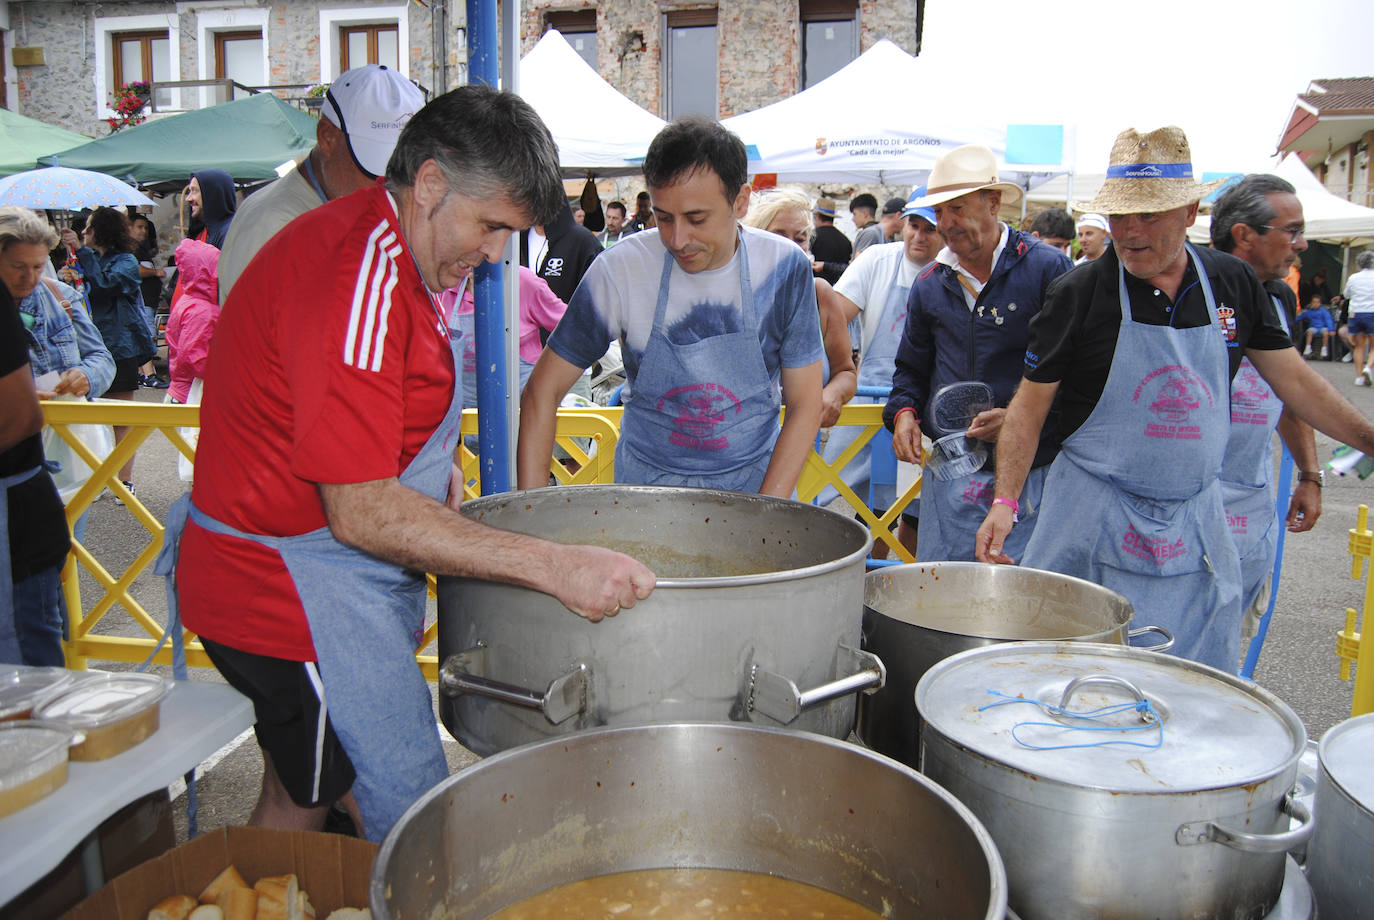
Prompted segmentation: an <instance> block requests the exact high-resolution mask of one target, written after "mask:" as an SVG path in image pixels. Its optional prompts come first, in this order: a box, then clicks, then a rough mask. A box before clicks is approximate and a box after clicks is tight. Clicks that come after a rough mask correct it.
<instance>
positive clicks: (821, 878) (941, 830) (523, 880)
mask: <svg viewBox="0 0 1374 920" xmlns="http://www.w3.org/2000/svg"><path fill="white" fill-rule="evenodd" d="M669 867H682V868H691V867H703V868H716V869H738V870H743V871H748V872H760V873H767V874H770V875H778V876H782V877H784V878H790V879H793V880H796V881H801V882H806V883H809V884H812V885H816V886H818V887H821V888H825V889H828V890H830V891H833V892H835V893H837V894H841V895H844V896H846V897H849V898H851V899H852V900H855V901H857V902H859V903H861V904H863V905H865V906H867V907H869V908H870V909H872V910H874V911H877V912H879V913H881V914H882V915H883V916H884V917H888V918H891V920H907V918H911V920H915V918H926V917H941V918H947V920H963V918H969V920H973V918H978V920H1002V917H1003V912H1004V911H1005V909H1006V903H1007V902H1006V880H1005V876H1004V874H1003V871H1002V864H1001V860H1000V859H999V858H998V855H997V851H996V849H995V848H994V847H993V846H992V841H991V839H990V838H989V837H988V835H987V832H986V831H985V830H983V828H982V826H981V825H979V824H978V822H977V821H976V820H975V819H974V818H973V817H972V815H970V814H969V812H968V809H966V808H964V807H963V806H962V805H960V804H959V803H958V802H956V801H955V800H954V799H953V797H951V796H950V795H949V794H948V793H947V792H945V791H944V790H942V789H940V788H939V787H937V786H936V785H935V784H934V783H932V782H930V781H929V780H927V779H925V778H924V777H922V776H920V775H919V774H917V773H916V772H915V771H913V770H911V769H909V768H907V767H904V766H902V765H901V764H899V763H897V762H895V761H892V760H888V759H887V758H885V757H882V756H880V755H877V754H874V753H872V752H869V751H865V750H863V749H862V748H859V747H855V746H854V745H849V744H845V743H844V742H841V741H836V740H833V739H830V738H823V737H821V736H819V735H813V734H810V733H806V732H792V731H782V730H779V729H772V728H764V727H761V726H750V725H728V724H702V723H698V724H692V725H682V724H678V725H650V726H637V727H628V728H613V729H598V730H593V731H587V732H581V733H579V734H576V735H569V736H568V737H566V738H559V739H552V740H549V741H546V742H542V743H539V744H533V745H528V746H526V747H522V748H518V749H516V750H512V751H506V752H504V753H501V754H498V755H496V756H495V757H491V758H488V759H487V760H483V761H480V762H479V763H477V764H475V765H473V766H471V767H469V768H468V769H466V770H463V771H462V772H460V773H457V774H455V775H454V776H451V777H449V778H448V779H447V780H445V781H444V782H442V783H440V784H439V785H438V786H435V787H434V788H433V789H432V790H430V791H429V792H428V793H426V794H425V796H424V797H423V798H421V799H420V800H419V801H418V802H416V803H415V804H414V805H412V806H411V807H410V810H409V811H407V812H406V813H405V815H403V816H402V817H401V820H400V821H399V822H398V823H397V824H396V826H395V827H394V828H393V829H392V830H391V833H390V834H388V835H387V838H386V840H385V841H384V842H383V843H382V848H381V851H380V852H379V853H378V855H377V861H376V863H375V864H374V866H373V869H372V893H371V906H372V916H373V917H375V918H377V920H416V918H418V920H429V918H431V917H443V918H445V920H480V918H483V917H487V916H489V915H490V914H492V913H493V912H495V911H497V910H500V909H501V908H503V907H505V906H507V905H509V904H512V903H514V902H516V901H520V900H522V899H524V898H527V897H530V896H531V895H534V894H537V893H539V892H541V891H545V890H547V889H549V888H552V887H554V886H556V885H561V884H564V883H567V882H573V881H577V880H580V879H584V878H590V877H593V876H598V875H606V874H609V873H613V872H624V871H630V870H635V869H655V868H669Z"/></svg>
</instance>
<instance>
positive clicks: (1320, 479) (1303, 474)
mask: <svg viewBox="0 0 1374 920" xmlns="http://www.w3.org/2000/svg"><path fill="white" fill-rule="evenodd" d="M1298 482H1315V483H1316V484H1317V488H1318V489H1320V488H1322V487H1323V486H1325V485H1326V471H1325V470H1317V471H1316V472H1315V473H1309V472H1308V471H1307V470H1299V471H1298Z"/></svg>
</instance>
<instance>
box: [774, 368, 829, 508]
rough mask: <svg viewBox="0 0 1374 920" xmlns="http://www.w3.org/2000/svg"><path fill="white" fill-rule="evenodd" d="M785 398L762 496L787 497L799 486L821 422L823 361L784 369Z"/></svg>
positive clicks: (783, 397) (783, 389) (783, 396)
mask: <svg viewBox="0 0 1374 920" xmlns="http://www.w3.org/2000/svg"><path fill="white" fill-rule="evenodd" d="M782 399H783V403H784V404H785V405H786V406H787V413H786V415H785V416H784V417H783V423H782V431H781V432H779V433H778V440H777V443H776V444H775V445H774V446H773V457H772V459H770V460H769V461H768V470H767V472H765V473H764V474H763V485H762V486H761V487H760V488H759V493H760V494H761V495H775V496H777V497H778V498H787V497H788V496H790V495H791V494H792V490H793V489H795V488H796V487H797V479H798V477H800V476H801V471H802V468H803V467H805V466H806V458H807V456H808V455H809V454H810V453H811V449H812V448H813V447H814V446H815V443H816V432H817V431H819V430H820V425H821V362H819V361H816V362H813V363H811V364H808V365H806V366H805V367H784V368H783V369H782Z"/></svg>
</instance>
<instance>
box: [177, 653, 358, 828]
mask: <svg viewBox="0 0 1374 920" xmlns="http://www.w3.org/2000/svg"><path fill="white" fill-rule="evenodd" d="M200 641H201V644H202V645H204V646H205V653H206V654H207V655H209V656H210V660H211V661H212V662H214V665H215V668H216V669H218V670H219V672H220V674H222V675H224V679H225V680H226V681H228V682H229V685H230V686H232V687H233V688H234V689H235V690H237V691H238V692H240V693H242V694H243V695H244V696H246V697H248V698H249V699H250V700H252V701H253V712H254V714H255V715H256V716H257V720H258V721H257V724H256V725H254V726H253V731H254V732H256V733H257V736H258V744H259V745H261V746H262V749H263V750H264V751H267V753H269V754H271V755H272V763H273V764H274V765H275V766H276V768H277V776H278V777H279V778H280V779H281V783H282V786H284V787H285V789H286V791H287V793H288V794H289V795H290V796H291V801H293V802H295V803H296V804H297V805H299V806H301V807H302V808H313V807H314V806H317V805H330V804H332V803H334V802H336V801H338V799H339V798H340V797H341V796H342V795H343V794H344V793H346V792H348V790H349V789H351V788H353V780H354V778H355V776H356V774H355V773H354V771H353V763H352V762H351V761H350V760H349V759H348V754H347V753H345V751H344V749H343V745H341V744H340V743H339V739H338V736H336V735H335V734H334V727H333V726H332V725H330V724H329V712H328V708H327V706H326V705H325V704H324V702H323V701H322V700H321V699H320V694H321V693H323V686H322V685H321V683H320V678H319V672H318V671H316V669H315V663H314V662H313V661H287V660H285V659H283V658H269V657H268V656H266V655H255V654H253V653H252V652H244V651H240V650H238V649H236V648H230V647H229V646H227V645H220V644H219V643H217V642H213V641H211V640H209V639H206V638H205V637H203V636H202V637H201V640H200Z"/></svg>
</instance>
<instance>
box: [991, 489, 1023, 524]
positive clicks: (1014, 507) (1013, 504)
mask: <svg viewBox="0 0 1374 920" xmlns="http://www.w3.org/2000/svg"><path fill="white" fill-rule="evenodd" d="M992 503H993V504H994V505H1006V506H1007V507H1008V508H1010V509H1011V522H1012V523H1013V524H1015V523H1016V522H1017V521H1018V520H1020V517H1021V505H1020V504H1018V503H1017V501H1016V499H1014V498H1002V497H1001V496H998V497H997V498H994V499H993V500H992Z"/></svg>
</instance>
